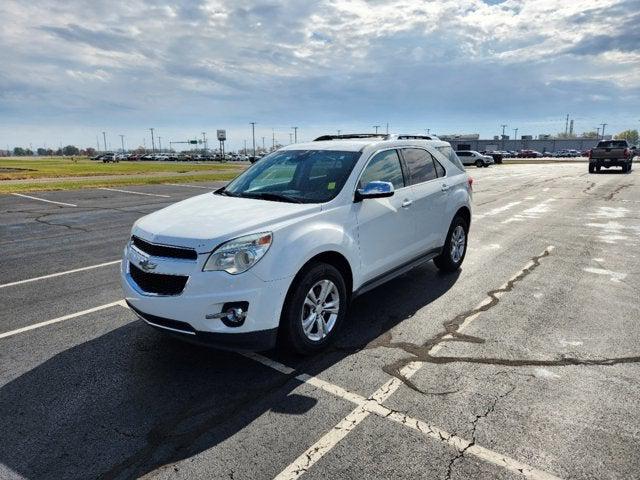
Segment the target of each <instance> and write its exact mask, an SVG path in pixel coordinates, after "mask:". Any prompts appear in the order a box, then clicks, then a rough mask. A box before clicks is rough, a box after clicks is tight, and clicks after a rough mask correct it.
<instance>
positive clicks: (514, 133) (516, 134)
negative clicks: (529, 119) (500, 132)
mask: <svg viewBox="0 0 640 480" xmlns="http://www.w3.org/2000/svg"><path fill="white" fill-rule="evenodd" d="M513 139H514V140H517V139H518V129H517V128H514V129H513Z"/></svg>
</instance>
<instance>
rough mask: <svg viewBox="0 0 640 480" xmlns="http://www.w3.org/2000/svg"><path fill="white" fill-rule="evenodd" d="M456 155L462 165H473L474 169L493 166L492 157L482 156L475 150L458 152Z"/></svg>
mask: <svg viewBox="0 0 640 480" xmlns="http://www.w3.org/2000/svg"><path fill="white" fill-rule="evenodd" d="M456 155H458V158H459V159H460V161H461V162H462V164H463V165H475V166H476V167H478V168H480V167H488V166H489V165H493V163H494V160H493V157H491V156H489V155H483V154H481V153H480V152H476V151H475V150H458V151H456Z"/></svg>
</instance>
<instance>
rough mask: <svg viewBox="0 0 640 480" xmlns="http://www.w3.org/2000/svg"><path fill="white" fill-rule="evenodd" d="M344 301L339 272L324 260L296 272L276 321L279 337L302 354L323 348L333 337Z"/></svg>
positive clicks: (341, 278) (343, 284)
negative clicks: (278, 325) (296, 274)
mask: <svg viewBox="0 0 640 480" xmlns="http://www.w3.org/2000/svg"><path fill="white" fill-rule="evenodd" d="M347 304H348V296H347V288H346V284H345V281H344V278H343V277H342V274H341V273H340V271H339V270H338V269H337V268H335V267H334V266H333V265H329V264H326V263H317V264H315V265H311V266H310V267H308V268H306V269H305V270H303V271H302V272H301V273H300V274H298V276H297V277H296V279H295V281H294V283H293V286H292V287H291V290H290V291H289V293H288V294H287V298H286V300H285V304H284V308H283V311H282V317H281V320H280V327H281V329H282V332H281V336H282V340H283V341H284V343H285V344H286V345H288V346H289V347H291V348H292V349H293V350H294V351H295V352H297V353H300V354H302V355H312V354H314V353H317V352H319V351H321V350H323V349H324V348H326V347H327V346H328V345H329V344H330V343H331V342H332V341H333V339H334V338H335V335H336V331H337V330H338V327H339V326H340V324H341V323H342V321H343V319H344V317H345V315H346V311H347Z"/></svg>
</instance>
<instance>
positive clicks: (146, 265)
mask: <svg viewBox="0 0 640 480" xmlns="http://www.w3.org/2000/svg"><path fill="white" fill-rule="evenodd" d="M157 266H158V265H157V264H156V263H153V262H150V261H149V260H146V259H145V260H142V261H141V262H140V268H141V269H142V270H144V271H145V272H150V271H152V270H155V269H156V267H157Z"/></svg>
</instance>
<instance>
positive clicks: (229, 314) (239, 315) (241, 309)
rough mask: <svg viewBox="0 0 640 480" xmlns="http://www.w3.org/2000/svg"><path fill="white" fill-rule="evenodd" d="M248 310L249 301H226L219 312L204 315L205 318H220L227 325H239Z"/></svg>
mask: <svg viewBox="0 0 640 480" xmlns="http://www.w3.org/2000/svg"><path fill="white" fill-rule="evenodd" d="M247 310H249V302H228V303H225V304H224V305H223V306H222V311H221V312H220V313H212V314H208V315H205V318H206V319H207V320H212V319H220V320H222V323H224V324H225V325H226V326H227V327H239V326H240V325H242V324H243V323H244V320H245V318H246V317H247Z"/></svg>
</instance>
